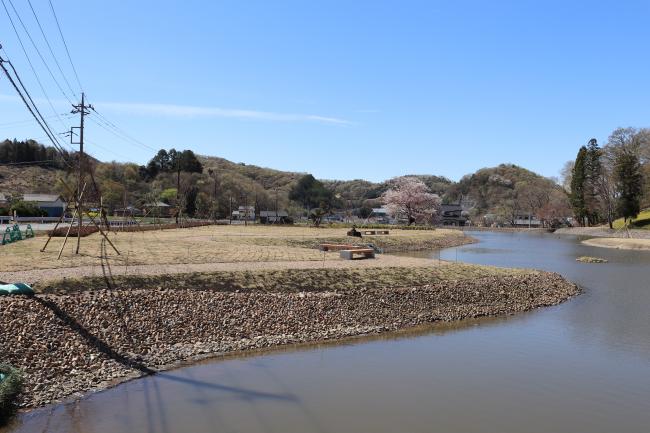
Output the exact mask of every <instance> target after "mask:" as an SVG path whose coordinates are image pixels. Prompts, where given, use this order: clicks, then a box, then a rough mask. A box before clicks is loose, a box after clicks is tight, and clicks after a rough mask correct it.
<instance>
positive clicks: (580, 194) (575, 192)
mask: <svg viewBox="0 0 650 433" xmlns="http://www.w3.org/2000/svg"><path fill="white" fill-rule="evenodd" d="M586 160H587V148H586V147H585V146H582V147H581V148H580V150H579V151H578V155H577V156H576V162H575V164H574V166H573V171H572V177H571V194H570V196H569V199H570V201H571V207H572V208H573V215H574V216H575V218H576V220H578V223H579V224H580V225H583V224H584V221H585V218H586V217H587V215H588V212H587V204H586V201H585V183H586V178H587V173H586V162H587V161H586Z"/></svg>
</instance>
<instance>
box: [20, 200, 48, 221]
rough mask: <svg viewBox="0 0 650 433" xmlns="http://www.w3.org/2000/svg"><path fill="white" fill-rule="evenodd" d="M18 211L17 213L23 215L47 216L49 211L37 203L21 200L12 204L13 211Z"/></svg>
mask: <svg viewBox="0 0 650 433" xmlns="http://www.w3.org/2000/svg"><path fill="white" fill-rule="evenodd" d="M14 211H16V215H18V216H21V217H40V216H47V212H46V211H44V210H43V209H41V208H39V207H38V206H36V204H34V203H31V202H28V201H22V200H19V201H17V202H15V203H13V204H12V205H11V213H12V214H13V212H14Z"/></svg>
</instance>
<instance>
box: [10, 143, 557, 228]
mask: <svg viewBox="0 0 650 433" xmlns="http://www.w3.org/2000/svg"><path fill="white" fill-rule="evenodd" d="M197 158H198V160H199V161H200V162H201V164H202V166H203V173H201V174H199V173H192V174H190V173H187V175H186V176H185V175H184V184H185V185H194V186H196V188H197V189H198V191H197V192H199V193H202V194H204V195H205V196H206V197H212V196H213V194H214V192H215V191H216V193H217V196H219V198H220V204H219V206H220V209H221V212H222V213H223V212H226V209H228V208H229V206H230V200H234V204H240V203H243V202H248V203H249V204H253V203H255V204H257V205H258V206H259V207H271V206H274V205H275V203H276V202H278V205H279V206H281V207H288V206H290V205H291V204H290V203H289V201H288V198H287V197H288V192H289V191H290V189H291V188H292V187H293V185H295V183H296V182H297V181H298V179H300V178H301V177H302V176H303V175H305V174H307V173H303V172H292V171H282V170H276V169H272V168H265V167H259V166H256V165H249V164H245V163H236V162H232V161H229V160H227V159H225V158H220V157H216V156H205V155H197ZM137 173H138V166H137V165H135V164H131V163H114V162H106V163H104V162H99V161H97V162H96V178H97V181H98V183H99V184H100V185H103V187H102V188H108V189H110V188H117V187H118V186H120V184H121V183H123V184H124V185H126V186H124V188H125V189H126V191H125V192H126V194H125V193H124V192H119V191H118V192H117V193H116V194H114V195H115V196H116V198H115V201H116V203H118V202H119V203H121V202H122V201H123V198H122V196H124V195H126V196H128V201H129V202H133V203H135V202H137V201H142V200H144V197H145V195H146V194H147V193H148V190H157V191H159V192H160V191H164V190H169V189H170V188H174V187H175V186H176V179H175V177H176V176H175V174H173V173H161V174H159V175H158V176H156V178H155V179H154V180H152V181H150V182H145V181H144V180H142V179H139V178H138V175H137ZM413 176H414V177H417V178H418V179H420V180H422V181H423V182H424V183H425V184H426V185H427V186H428V187H429V188H430V189H431V190H432V191H433V192H435V193H436V194H438V195H440V196H441V197H442V198H443V201H444V202H447V203H456V202H458V201H463V203H464V204H465V205H466V207H467V206H469V207H473V208H474V212H473V213H474V214H477V215H478V214H485V213H490V212H494V211H496V209H497V208H498V207H499V206H501V205H502V204H503V202H504V201H506V200H511V199H512V195H513V191H514V188H515V185H517V184H521V182H531V181H536V182H539V183H540V184H544V185H546V187H548V188H556V185H555V184H554V183H553V181H551V180H550V179H546V178H544V177H542V176H540V175H538V174H536V173H534V172H531V171H529V170H526V169H524V168H522V167H518V166H516V165H513V164H501V165H499V166H497V167H491V168H482V169H480V170H477V171H476V172H475V173H472V174H469V175H466V176H464V177H463V178H462V179H461V180H460V181H459V182H453V181H451V180H450V179H447V178H445V177H442V176H436V175H413ZM70 177H71V174H70V173H67V172H66V171H65V170H61V169H57V168H52V167H40V166H38V165H32V166H29V165H27V166H25V165H20V166H10V165H0V192H8V193H11V192H19V193H27V192H42V193H60V192H63V191H62V190H61V188H60V186H57V178H67V179H68V180H70ZM322 182H323V183H324V184H325V186H326V187H327V188H328V189H330V190H332V191H333V192H334V194H335V195H336V196H337V197H338V198H339V199H340V200H341V202H342V203H343V204H344V206H345V207H346V208H349V209H355V208H360V207H378V206H380V205H381V200H380V197H381V195H382V194H383V193H384V192H385V191H386V190H387V189H388V188H389V187H390V180H386V181H383V182H370V181H367V180H363V179H356V180H328V179H325V180H322ZM215 188H216V190H215ZM557 188H559V187H557Z"/></svg>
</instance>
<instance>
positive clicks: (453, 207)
mask: <svg viewBox="0 0 650 433" xmlns="http://www.w3.org/2000/svg"><path fill="white" fill-rule="evenodd" d="M440 218H441V222H442V225H444V226H459V227H462V226H464V225H465V224H466V223H467V216H466V213H465V212H463V207H462V206H461V205H460V204H442V205H440Z"/></svg>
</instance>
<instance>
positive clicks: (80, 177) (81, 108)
mask: <svg viewBox="0 0 650 433" xmlns="http://www.w3.org/2000/svg"><path fill="white" fill-rule="evenodd" d="M85 98H86V95H85V94H84V93H83V92H82V93H81V104H79V105H73V106H72V107H73V108H74V110H72V111H71V113H72V114H77V113H78V114H79V116H80V117H81V120H80V123H79V127H78V128H77V127H72V128H71V129H70V139H71V142H72V144H78V145H79V166H78V168H77V170H78V172H77V215H78V217H79V222H78V223H77V248H76V249H75V254H79V245H80V243H81V229H82V227H83V202H82V198H83V196H82V194H81V189H82V187H83V184H84V174H85V169H86V167H85V166H84V159H85V157H84V117H85V116H86V115H87V114H90V112H89V111H87V110H88V109H91V108H93V106H92V105H86V101H85ZM75 129H78V130H79V142H78V143H75V142H74V140H73V137H74V135H75V134H74V130H75Z"/></svg>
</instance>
